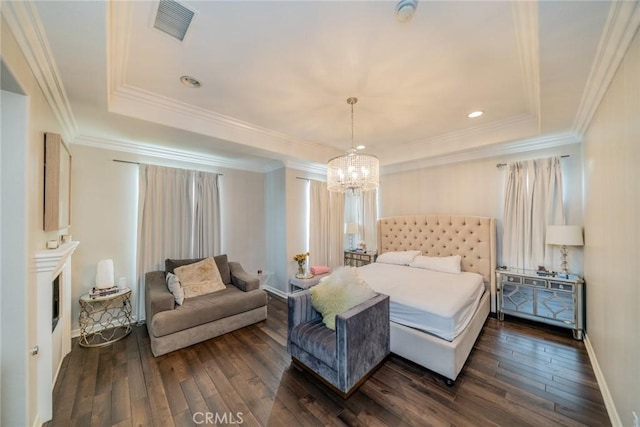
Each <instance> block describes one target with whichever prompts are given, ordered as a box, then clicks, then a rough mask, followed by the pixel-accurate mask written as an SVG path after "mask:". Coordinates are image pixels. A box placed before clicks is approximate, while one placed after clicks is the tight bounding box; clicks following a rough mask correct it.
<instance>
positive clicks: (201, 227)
mask: <svg viewBox="0 0 640 427" xmlns="http://www.w3.org/2000/svg"><path fill="white" fill-rule="evenodd" d="M218 176H219V175H218V174H217V173H210V172H195V177H194V179H195V187H194V191H195V198H194V199H195V206H194V230H193V239H194V244H193V253H194V256H195V257H196V258H203V257H207V256H211V255H217V254H219V253H220V244H221V243H220V240H221V239H220V194H219V191H218Z"/></svg>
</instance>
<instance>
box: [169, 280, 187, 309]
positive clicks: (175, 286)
mask: <svg viewBox="0 0 640 427" xmlns="http://www.w3.org/2000/svg"><path fill="white" fill-rule="evenodd" d="M167 288H169V292H171V294H173V299H174V300H176V304H178V305H182V303H183V302H184V289H182V285H180V280H179V279H178V277H177V276H176V275H175V274H173V273H167Z"/></svg>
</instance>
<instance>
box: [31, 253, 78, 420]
mask: <svg viewBox="0 0 640 427" xmlns="http://www.w3.org/2000/svg"><path fill="white" fill-rule="evenodd" d="M78 244H79V242H69V243H64V244H62V245H60V246H59V247H58V248H57V249H47V250H43V251H41V252H38V253H36V254H35V257H34V258H35V259H34V261H35V267H36V277H37V292H36V295H37V296H36V299H37V301H36V304H37V308H38V310H37V315H38V319H37V330H38V344H37V345H38V355H37V357H38V362H37V365H38V415H39V417H40V419H41V420H42V421H48V420H50V419H51V418H52V417H53V393H52V391H53V386H54V383H55V379H56V377H57V376H58V371H59V369H60V365H61V364H62V359H63V358H64V356H66V355H67V354H68V353H69V352H70V351H71V255H72V254H73V252H74V251H75V250H76V248H77V247H78ZM58 275H61V276H60V318H59V320H58V325H57V326H56V329H55V331H54V332H53V333H52V332H51V317H52V299H53V285H52V283H53V280H54V279H55V278H56V277H57V276H58Z"/></svg>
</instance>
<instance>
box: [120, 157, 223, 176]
mask: <svg viewBox="0 0 640 427" xmlns="http://www.w3.org/2000/svg"><path fill="white" fill-rule="evenodd" d="M113 161H114V162H116V163H127V164H130V165H140V162H130V161H129V160H118V159H113ZM213 173H217V174H218V175H220V176H224V174H223V173H220V172H213Z"/></svg>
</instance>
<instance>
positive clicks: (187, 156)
mask: <svg viewBox="0 0 640 427" xmlns="http://www.w3.org/2000/svg"><path fill="white" fill-rule="evenodd" d="M73 144H74V145H83V146H86V147H93V148H100V149H103V150H112V151H119V152H123V153H131V154H136V155H140V156H147V157H154V158H160V159H164V160H174V161H179V162H188V163H193V164H197V165H205V166H214V167H220V168H227V169H239V170H245V171H250V172H266V171H268V170H269V169H271V168H273V167H274V164H278V165H280V167H282V166H281V163H280V162H279V161H277V160H268V159H265V160H264V161H263V160H260V159H257V160H238V159H229V158H225V157H221V156H213V155H211V154H204V153H198V152H195V151H188V150H182V149H174V148H169V147H161V146H158V145H154V144H147V143H140V142H133V141H121V140H116V139H108V138H102V137H97V136H89V135H79V136H77V137H76V138H75V139H74V141H73ZM276 169H277V168H276Z"/></svg>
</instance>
